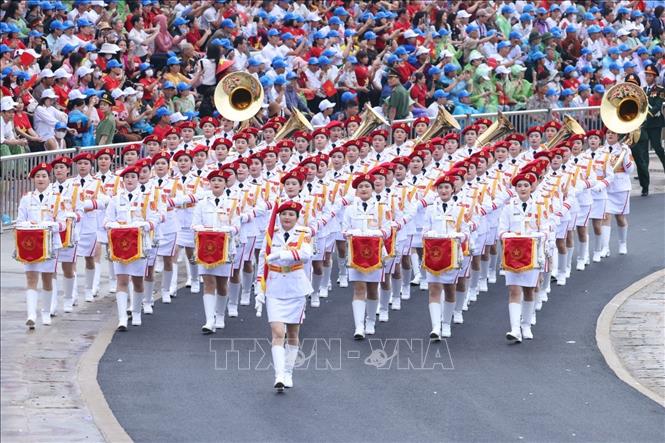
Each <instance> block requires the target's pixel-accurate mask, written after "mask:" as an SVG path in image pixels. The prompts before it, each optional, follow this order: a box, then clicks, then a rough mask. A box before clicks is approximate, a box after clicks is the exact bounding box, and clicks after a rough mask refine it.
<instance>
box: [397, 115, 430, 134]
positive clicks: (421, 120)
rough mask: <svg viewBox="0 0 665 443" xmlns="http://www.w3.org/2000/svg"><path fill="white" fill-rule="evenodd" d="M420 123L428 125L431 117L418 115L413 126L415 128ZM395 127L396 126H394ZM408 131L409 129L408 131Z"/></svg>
mask: <svg viewBox="0 0 665 443" xmlns="http://www.w3.org/2000/svg"><path fill="white" fill-rule="evenodd" d="M418 123H425V124H426V125H429V118H428V117H424V116H423V117H418V118H417V119H415V120H414V121H413V125H412V126H413V127H414V128H415V127H416V125H417V124H418ZM393 129H394V128H393ZM407 132H408V131H407Z"/></svg>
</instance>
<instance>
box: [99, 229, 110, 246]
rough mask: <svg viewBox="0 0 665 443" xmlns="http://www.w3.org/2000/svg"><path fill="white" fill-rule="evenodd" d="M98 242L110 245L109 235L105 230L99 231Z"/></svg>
mask: <svg viewBox="0 0 665 443" xmlns="http://www.w3.org/2000/svg"><path fill="white" fill-rule="evenodd" d="M97 242H98V243H104V244H106V243H108V242H109V233H108V232H106V230H105V229H99V230H97Z"/></svg>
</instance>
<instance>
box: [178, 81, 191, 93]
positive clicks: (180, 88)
mask: <svg viewBox="0 0 665 443" xmlns="http://www.w3.org/2000/svg"><path fill="white" fill-rule="evenodd" d="M177 89H178V92H182V91H189V90H190V89H192V87H191V86H189V85H188V84H187V83H185V82H180V83H178V87H177Z"/></svg>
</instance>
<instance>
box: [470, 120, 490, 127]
mask: <svg viewBox="0 0 665 443" xmlns="http://www.w3.org/2000/svg"><path fill="white" fill-rule="evenodd" d="M473 124H474V125H485V126H491V125H492V120H490V119H489V118H479V119H476V121H475V122H473Z"/></svg>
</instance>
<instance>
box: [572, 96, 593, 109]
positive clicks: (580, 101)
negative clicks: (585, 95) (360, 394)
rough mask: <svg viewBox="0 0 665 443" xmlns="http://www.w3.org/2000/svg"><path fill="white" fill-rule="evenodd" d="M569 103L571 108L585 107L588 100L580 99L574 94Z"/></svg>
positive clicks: (587, 104)
mask: <svg viewBox="0 0 665 443" xmlns="http://www.w3.org/2000/svg"><path fill="white" fill-rule="evenodd" d="M570 105H571V106H572V107H573V108H586V107H587V106H589V100H586V99H582V97H580V96H579V95H576V96H575V97H574V98H573V99H572V100H571V101H570Z"/></svg>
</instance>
